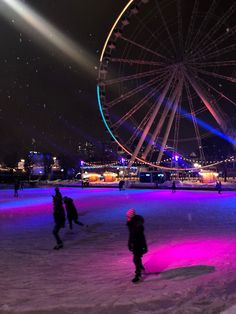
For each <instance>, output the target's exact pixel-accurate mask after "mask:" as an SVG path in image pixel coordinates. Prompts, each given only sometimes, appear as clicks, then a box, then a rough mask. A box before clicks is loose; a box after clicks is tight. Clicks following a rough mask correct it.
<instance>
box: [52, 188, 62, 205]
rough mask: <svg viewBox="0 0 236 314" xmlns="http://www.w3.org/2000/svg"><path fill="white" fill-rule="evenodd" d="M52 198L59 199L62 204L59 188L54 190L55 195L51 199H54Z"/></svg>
mask: <svg viewBox="0 0 236 314" xmlns="http://www.w3.org/2000/svg"><path fill="white" fill-rule="evenodd" d="M54 196H55V197H57V198H59V199H60V200H61V202H62V195H61V192H60V190H59V187H56V188H55V195H52V197H54Z"/></svg>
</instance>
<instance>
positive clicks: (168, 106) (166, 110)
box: [142, 82, 181, 160]
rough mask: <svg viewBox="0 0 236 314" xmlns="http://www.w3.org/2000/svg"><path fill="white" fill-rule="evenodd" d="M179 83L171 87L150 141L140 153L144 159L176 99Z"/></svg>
mask: <svg viewBox="0 0 236 314" xmlns="http://www.w3.org/2000/svg"><path fill="white" fill-rule="evenodd" d="M180 84H181V83H180V82H179V83H178V85H176V86H175V88H173V89H172V91H171V93H170V96H169V100H168V101H167V104H166V105H165V107H164V110H163V112H162V115H161V118H160V120H159V121H158V123H157V126H156V128H155V130H154V132H153V134H152V136H151V139H150V141H149V142H148V143H147V146H146V148H145V151H144V153H143V155H142V157H143V159H144V160H145V159H146V158H147V156H148V154H149V152H150V150H151V148H152V146H153V145H154V143H155V142H156V141H157V138H158V136H159V133H160V130H161V128H162V127H163V124H164V122H165V120H166V117H167V115H168V113H169V111H170V110H171V107H172V106H173V104H174V101H175V99H176V97H177V94H178V90H179V88H180V87H181V86H180Z"/></svg>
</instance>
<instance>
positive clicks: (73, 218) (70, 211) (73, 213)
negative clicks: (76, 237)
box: [63, 196, 84, 230]
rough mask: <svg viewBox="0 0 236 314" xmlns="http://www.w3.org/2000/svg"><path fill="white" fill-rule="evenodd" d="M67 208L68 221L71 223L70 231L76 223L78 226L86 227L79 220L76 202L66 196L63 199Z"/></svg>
mask: <svg viewBox="0 0 236 314" xmlns="http://www.w3.org/2000/svg"><path fill="white" fill-rule="evenodd" d="M63 201H64V204H65V207H66V213H67V219H68V222H69V226H70V230H72V228H73V227H72V222H74V223H75V224H77V225H80V226H84V224H83V223H82V222H81V221H79V220H78V212H77V210H76V207H75V204H74V201H73V199H72V198H70V197H67V196H65V197H64V198H63Z"/></svg>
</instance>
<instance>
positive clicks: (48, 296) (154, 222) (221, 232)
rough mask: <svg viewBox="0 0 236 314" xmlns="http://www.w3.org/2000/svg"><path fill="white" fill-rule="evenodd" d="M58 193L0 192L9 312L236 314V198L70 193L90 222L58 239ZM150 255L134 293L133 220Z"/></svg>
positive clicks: (0, 263) (1, 301) (1, 302)
mask: <svg viewBox="0 0 236 314" xmlns="http://www.w3.org/2000/svg"><path fill="white" fill-rule="evenodd" d="M53 192H54V191H53V188H35V189H25V190H24V191H20V196H19V198H18V199H17V198H14V197H13V191H12V190H0V239H1V240H0V250H1V255H0V313H1V314H5V313H6V314H9V313H24V314H26V313H27V314H49V313H50V314H52V313H53V314H64V313H65V314H72V313H73V314H74V313H75V314H76V313H79V314H80V313H86V314H102V313H108V314H119V313H125V314H126V313H127V314H134V313H135V314H136V313H137V314H149V313H150V314H154V313H160V314H164V313H165V314H172V313H173V314H194V313H206V314H208V313H209V314H210V313H212V314H213V313H221V312H222V313H227V314H228V313H236V312H235V311H234V309H235V308H236V265H235V259H236V192H226V191H225V192H223V193H222V194H221V195H219V194H217V193H216V192H215V191H177V192H176V193H172V192H171V191H170V190H146V189H145V190H140V189H139V190H135V189H132V190H125V191H118V189H117V188H109V189H106V188H88V189H81V188H61V192H62V194H63V196H70V197H72V198H73V199H74V200H75V203H76V205H77V208H78V211H79V213H80V220H81V221H83V222H84V223H85V224H88V225H89V228H88V229H86V228H83V227H80V226H77V225H75V226H74V230H73V233H71V232H70V231H69V230H68V225H67V226H66V228H65V229H63V231H62V232H61V234H62V238H63V240H64V248H63V249H62V250H59V251H55V250H53V249H52V248H53V247H54V245H55V240H54V238H53V235H52V228H53V219H52V197H51V195H52V194H53ZM130 207H134V208H135V209H136V211H137V212H138V213H139V214H141V215H143V216H144V218H145V233H146V238H147V242H148V246H149V252H148V254H146V255H145V257H144V265H145V267H146V272H145V274H144V275H143V280H142V282H140V283H138V284H133V283H132V282H131V279H132V278H133V274H134V266H133V264H132V256H131V254H130V252H129V251H128V249H127V238H128V232H127V227H126V225H125V213H126V211H127V210H128V209H129V208H130Z"/></svg>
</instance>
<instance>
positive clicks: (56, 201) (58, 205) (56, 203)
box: [52, 189, 65, 250]
mask: <svg viewBox="0 0 236 314" xmlns="http://www.w3.org/2000/svg"><path fill="white" fill-rule="evenodd" d="M58 190H59V189H58ZM59 193H60V192H59ZM59 193H58V192H57V193H56V195H53V217H54V222H55V225H54V228H53V231H52V233H53V235H54V237H55V239H56V242H57V245H56V246H55V247H54V250H59V249H62V248H63V242H62V240H61V238H60V236H59V231H60V230H61V228H64V227H65V211H64V207H63V203H62V198H61V197H60V194H61V193H60V194H59Z"/></svg>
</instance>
